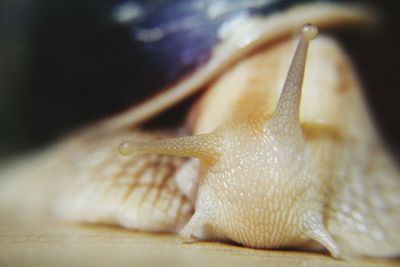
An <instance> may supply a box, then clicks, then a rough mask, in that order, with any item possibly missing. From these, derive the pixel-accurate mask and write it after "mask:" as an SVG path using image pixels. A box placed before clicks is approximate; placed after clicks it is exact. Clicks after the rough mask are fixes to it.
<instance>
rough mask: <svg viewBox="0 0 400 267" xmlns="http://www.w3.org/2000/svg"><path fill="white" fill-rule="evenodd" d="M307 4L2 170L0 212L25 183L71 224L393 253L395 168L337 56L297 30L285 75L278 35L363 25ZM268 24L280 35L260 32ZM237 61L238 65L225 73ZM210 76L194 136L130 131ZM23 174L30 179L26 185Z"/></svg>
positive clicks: (191, 124)
mask: <svg viewBox="0 0 400 267" xmlns="http://www.w3.org/2000/svg"><path fill="white" fill-rule="evenodd" d="M313 8H315V6H313V7H310V6H307V5H305V6H304V7H303V9H301V8H299V9H297V10H295V11H293V13H291V16H290V18H292V19H291V20H289V19H287V17H285V13H283V14H281V15H280V17H276V18H271V19H270V20H269V22H264V21H263V22H260V21H258V20H257V19H256V20H254V21H251V22H249V24H248V28H246V27H243V28H244V29H246V30H247V31H248V33H249V34H250V36H252V35H251V34H254V35H253V37H254V39H252V40H251V41H249V42H248V43H246V44H240V45H242V46H240V45H238V46H235V44H237V43H236V42H237V40H235V38H234V34H233V35H232V36H233V37H232V39H231V40H234V41H235V42H234V41H232V43H231V44H230V43H229V41H227V42H226V46H223V45H222V46H221V47H220V50H218V51H217V52H216V56H215V57H214V58H213V59H212V60H215V62H218V64H213V62H211V63H210V65H207V66H206V67H204V68H203V69H201V70H199V71H198V72H197V73H195V74H194V75H193V76H192V77H190V78H189V79H187V80H185V81H183V82H182V83H180V84H178V85H177V86H175V87H174V88H173V89H172V90H171V91H169V92H166V93H164V94H162V95H161V96H159V97H158V98H157V97H156V98H155V99H154V100H151V101H150V102H147V103H145V104H143V105H141V106H139V107H135V108H134V109H133V111H128V112H127V113H125V114H123V115H120V116H117V117H115V118H111V119H110V120H108V121H105V122H103V123H101V124H98V125H95V127H93V128H88V129H85V130H84V131H82V132H80V133H79V134H77V135H75V136H71V137H70V138H69V139H67V140H66V141H64V142H62V143H60V144H59V145H57V146H55V147H52V148H50V149H48V150H47V151H44V152H42V154H41V155H38V156H35V157H33V158H31V159H28V160H25V162H24V165H23V166H24V167H20V166H21V165H18V164H19V163H17V165H16V166H17V167H15V165H14V167H13V166H11V167H9V168H8V169H5V171H3V173H2V174H1V176H2V177H3V176H4V177H6V176H7V177H13V179H12V180H10V179H8V180H7V179H6V181H5V183H3V186H2V188H3V190H1V189H0V200H2V202H0V203H2V204H6V205H7V206H8V207H14V206H13V205H16V206H18V205H19V204H20V202H21V201H22V200H21V199H22V197H21V195H18V194H13V196H10V193H8V194H7V192H17V191H18V188H21V185H24V186H25V187H28V186H29V188H30V189H31V190H30V191H31V192H30V195H29V196H24V197H25V198H29V199H30V204H31V207H32V206H40V207H42V206H43V205H42V204H40V203H42V202H43V199H46V200H48V199H54V201H53V202H52V204H51V207H46V208H47V209H50V210H51V213H52V214H56V215H57V216H58V217H59V218H62V219H64V220H69V221H76V222H94V223H110V224H118V225H120V226H123V227H127V228H132V229H139V230H145V231H157V232H159V231H163V232H173V233H179V234H180V235H181V236H183V237H184V238H190V237H193V238H196V239H205V240H232V241H235V242H237V243H240V244H242V245H244V246H248V247H253V248H266V249H270V248H280V247H302V248H305V249H307V248H310V247H315V246H316V244H319V245H320V246H321V247H323V248H325V249H327V250H328V251H329V252H330V253H331V255H332V256H333V257H337V258H346V257H357V256H372V257H389V256H396V255H398V254H399V252H400V238H399V237H398V236H397V235H393V234H392V233H399V232H400V226H399V223H398V222H399V221H400V198H399V194H398V193H399V192H400V181H399V172H398V170H397V168H396V166H395V164H394V163H393V161H392V160H391V159H390V157H389V156H388V154H387V153H386V151H385V150H384V148H383V146H382V145H381V143H380V139H379V138H378V136H377V134H376V132H375V129H374V127H373V125H372V123H371V121H370V119H369V117H368V112H367V109H366V107H365V104H364V101H363V99H362V95H361V93H360V88H359V87H360V86H359V83H358V80H357V78H356V76H355V74H354V71H353V69H352V67H351V64H350V63H349V62H348V59H347V57H346V55H345V54H344V52H343V51H342V50H341V49H340V47H339V46H338V44H337V43H336V42H335V41H334V40H333V39H331V38H329V37H327V36H323V35H322V36H319V37H318V38H317V39H315V40H314V41H313V42H312V43H311V45H310V51H309V52H307V51H308V46H309V43H310V41H311V40H312V39H314V38H315V37H316V35H317V28H316V27H315V26H313V25H310V24H307V25H305V26H303V27H302V29H301V36H300V41H299V42H298V46H297V49H296V52H295V55H294V58H293V60H292V62H291V64H290V68H289V71H287V69H288V65H289V63H290V60H291V53H290V52H291V51H293V50H294V45H295V42H294V40H292V39H290V38H284V36H285V35H284V34H283V33H282V32H286V34H287V32H288V31H290V29H293V28H295V27H296V26H295V25H298V24H299V22H301V23H304V22H308V21H310V22H313V23H315V24H319V25H322V26H324V25H326V24H329V23H331V22H332V21H336V23H338V22H339V21H342V20H343V21H344V20H348V21H360V20H363V19H361V18H362V17H363V16H364V15H362V14H361V15H360V14H356V12H355V13H354V11H352V12H353V13H351V12H348V11H347V10H346V9H340V8H338V9H335V8H332V7H329V9H324V5H321V6H319V7H318V8H315V9H313ZM346 12H347V13H346ZM361 13H362V12H361ZM287 14H289V12H288V13H287ZM354 14H355V15H354ZM274 19H275V20H274ZM278 22H280V24H279V25H282V27H281V30H280V31H276V32H275V33H274V32H273V31H265V32H266V35H265V34H264V35H262V34H261V33H260V32H257V31H258V30H259V29H262V27H261V26H262V25H264V26H265V25H269V24H268V23H271V24H274V23H276V24H277V23H278ZM285 23H286V24H285ZM333 24H334V23H333ZM260 25H261V26H260ZM245 26H246V25H245ZM297 28H298V26H297ZM252 29H253V30H252ZM266 29H267V27H266ZM260 31H261V30H260ZM268 34H270V35H268ZM274 34H275V36H274ZM260 36H264V37H262V38H265V39H268V38H271V39H274V40H275V42H272V43H270V44H268V46H266V47H263V48H262V49H260V50H259V51H257V52H255V53H253V54H248V52H249V51H254V48H255V47H258V48H260V47H262V45H261V44H262V41H259V40H260V38H261V37H260ZM265 36H267V37H265ZM268 36H269V37H268ZM271 36H274V38H272V37H271ZM278 37H279V38H280V39H279V38H278ZM262 38H261V39H262ZM276 38H278V39H276ZM239 43H240V42H239ZM232 47H233V48H232ZM231 48H232V49H233V50H232V51H239V52H237V53H236V52H235V53H233V52H232V53H231V50H229V49H231ZM235 49H236V50H235ZM246 49H247V50H246ZM230 53H231V54H230ZM232 55H233V56H232ZM239 55H241V56H243V55H247V56H246V57H244V58H242V59H241V61H240V62H237V64H231V63H232V62H235V61H234V59H235V58H239ZM230 56H232V57H230ZM218 60H219V61H218ZM215 62H214V63H215ZM306 62H307V64H306ZM228 63H229V64H228ZM228 65H232V66H231V67H230V68H227V66H228ZM215 66H217V67H215ZM221 66H222V67H221ZM224 66H225V67H224ZM213 68H214V69H213ZM219 68H220V69H219ZM210 69H211V70H212V71H211V70H210ZM222 70H224V72H222ZM215 73H220V74H219V75H220V76H218V79H216V80H215V81H214V82H213V83H211V84H210V85H209V88H208V90H207V92H206V93H205V94H204V95H203V96H202V98H201V99H200V100H199V101H198V102H197V103H196V104H195V105H194V107H193V108H192V111H191V113H190V114H189V116H188V121H187V125H186V126H185V127H186V128H189V130H187V129H186V132H185V131H184V132H185V133H191V134H193V135H192V136H181V135H182V131H179V130H170V131H161V130H160V131H152V132H149V131H146V130H140V129H135V130H132V126H135V125H139V124H140V123H141V122H142V121H145V120H146V119H148V118H150V117H151V116H153V115H154V114H156V113H157V112H160V110H163V109H165V108H166V107H168V106H170V105H172V104H173V103H174V101H178V100H179V99H182V98H184V97H185V96H186V94H187V92H188V90H187V89H186V88H189V87H190V88H199V87H201V86H199V84H204V83H205V81H210V80H212V78H213V77H216V74H215ZM286 73H287V76H286ZM303 77H304V82H303ZM283 82H284V85H283V86H282V83H283ZM193 84H194V85H193ZM282 88H283V89H282ZM172 98H173V99H174V100H173V101H172V100H168V99H172ZM185 135H186V134H185ZM124 140H129V141H126V142H124V143H122V145H121V146H120V152H121V153H122V154H125V155H129V154H133V155H130V156H124V155H119V154H118V151H117V149H116V148H117V147H118V146H119V144H120V143H121V142H122V141H124ZM175 156H179V157H175ZM182 157H183V158H182ZM61 159H62V160H61ZM65 162H68V164H66V163H65ZM71 166H73V167H71ZM20 169H23V170H24V171H23V172H21V171H20ZM26 170H29V174H27V171H26ZM27 175H28V176H33V177H39V178H38V179H36V180H35V181H31V182H29V181H27V179H26V176H27ZM55 177H56V178H57V179H55ZM54 180H56V181H54ZM38 181H39V182H38ZM44 184H45V185H46V186H44V188H45V190H44V189H43V188H42V187H41V186H40V185H44ZM4 188H5V189H4ZM43 192H45V193H43ZM15 199H17V201H16V200H15ZM20 206H21V205H19V206H18V207H20ZM19 209H22V208H19ZM27 210H29V211H30V212H35V213H36V212H37V210H35V209H31V208H29V209H27Z"/></svg>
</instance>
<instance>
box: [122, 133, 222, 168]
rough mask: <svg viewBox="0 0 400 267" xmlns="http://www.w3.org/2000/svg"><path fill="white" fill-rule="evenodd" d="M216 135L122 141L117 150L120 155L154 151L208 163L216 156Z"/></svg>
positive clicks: (217, 154) (217, 153)
mask: <svg viewBox="0 0 400 267" xmlns="http://www.w3.org/2000/svg"><path fill="white" fill-rule="evenodd" d="M218 143H219V142H218V137H217V135H215V134H202V135H194V136H187V137H177V138H168V139H163V140H159V141H153V142H131V141H126V142H123V143H122V144H121V145H120V147H119V151H120V153H121V154H122V155H131V154H136V153H156V154H165V155H171V156H179V157H193V158H198V159H201V160H203V161H207V162H209V163H212V162H214V161H215V160H216V159H217V158H218V156H219V152H218V151H217V147H218Z"/></svg>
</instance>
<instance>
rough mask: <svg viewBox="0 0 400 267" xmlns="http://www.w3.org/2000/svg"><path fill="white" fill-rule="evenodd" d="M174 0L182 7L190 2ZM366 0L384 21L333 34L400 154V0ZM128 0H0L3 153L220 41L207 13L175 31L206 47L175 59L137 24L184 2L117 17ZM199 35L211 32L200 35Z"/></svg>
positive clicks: (162, 75)
mask: <svg viewBox="0 0 400 267" xmlns="http://www.w3.org/2000/svg"><path fill="white" fill-rule="evenodd" d="M162 2H166V1H162V0H159V1H131V3H139V4H140V5H139V7H141V8H143V9H146V10H156V7H157V5H159V4H160V3H161V4H162ZM169 2H173V1H171V0H170V1H169ZM174 2H176V3H178V6H179V7H182V3H184V1H182V0H181V1H179V0H178V1H174ZM187 2H193V0H190V1H189V0H188V1H186V3H187ZM282 2H288V3H289V2H290V3H293V2H298V1H282ZM362 3H363V4H365V5H369V6H371V7H372V8H374V9H375V10H377V12H378V13H379V14H380V15H381V18H382V20H381V23H380V25H379V26H378V27H376V28H373V29H364V30H360V31H354V30H353V31H350V30H343V29H340V30H335V31H333V32H332V34H334V35H336V37H337V38H338V39H339V40H340V41H341V43H342V44H343V46H344V47H345V49H346V50H347V51H348V53H349V54H350V55H351V57H352V59H353V62H354V64H355V66H356V68H357V70H358V72H359V75H360V77H361V80H362V82H363V84H364V87H365V95H366V97H367V101H368V102H369V103H370V107H371V112H372V114H373V116H374V118H375V121H376V122H377V125H378V127H379V130H380V131H381V133H382V135H383V137H384V140H385V142H386V144H387V146H388V147H389V148H390V149H391V150H392V152H394V153H395V155H397V158H398V159H399V155H400V153H399V152H400V108H399V106H400V103H399V98H398V96H399V90H400V88H399V85H400V75H399V71H400V63H399V62H400V52H399V48H400V41H399V40H400V39H399V30H398V26H399V25H400V19H399V17H400V16H399V15H398V14H397V7H396V6H397V5H396V2H395V1H376V2H375V1H363V2H362ZM127 4H128V5H129V1H123V2H122V1H120V2H116V1H101V0H79V1H78V0H57V1H53V0H18V1H16V0H0V158H2V157H3V158H4V157H8V156H10V155H14V154H17V153H20V152H22V151H27V150H31V149H34V148H37V147H40V146H43V145H45V144H47V143H50V142H52V141H54V140H55V139H57V138H59V137H60V136H61V135H63V134H65V133H66V132H69V131H72V130H74V129H77V128H79V127H82V126H83V125H86V124H87V123H89V122H92V121H96V120H99V119H101V118H103V117H105V116H110V115H112V114H115V113H117V112H120V111H122V110H124V109H126V108H128V107H130V106H132V105H134V103H137V102H138V101H140V100H143V99H144V98H146V97H149V96H150V95H151V94H153V93H154V92H156V91H157V90H159V89H160V88H162V87H163V86H165V85H167V84H168V83H171V82H173V81H175V80H176V79H177V78H179V77H181V76H182V75H184V74H185V73H187V72H189V71H191V70H193V69H194V68H195V67H196V66H197V65H199V64H201V63H203V62H204V61H206V60H207V57H208V56H209V50H210V47H212V45H213V44H214V43H215V41H216V40H215V32H213V28H215V27H216V23H215V22H212V23H210V22H205V21H203V20H202V19H203V18H201V17H199V18H198V19H199V21H201V22H204V23H205V26H204V27H203V28H202V29H201V32H200V34H199V33H196V34H192V32H185V36H186V37H187V39H186V40H189V41H191V43H190V42H189V44H190V50H187V49H188V43H187V42H186V41H185V43H184V44H183V43H182V39H179V38H178V39H176V40H169V42H170V43H172V44H173V46H172V49H173V48H174V47H175V49H176V50H180V51H183V52H185V53H186V52H187V54H188V55H193V54H195V55H200V54H201V55H202V56H200V57H191V56H188V57H185V58H186V59H185V62H180V63H181V64H180V65H179V66H176V64H173V63H174V62H175V60H176V58H175V57H176V55H175V54H174V51H172V52H171V45H168V44H164V45H163V46H162V48H161V49H160V47H159V46H151V45H147V46H143V44H142V43H140V42H137V41H135V40H134V38H133V37H132V35H133V33H134V32H135V27H137V26H138V25H139V26H143V25H155V24H157V23H165V22H166V21H168V20H171V19H172V18H173V17H180V16H181V17H184V16H185V14H186V13H185V12H186V11H185V9H184V8H183V9H179V8H178V9H177V8H176V5H175V9H174V11H173V12H172V13H173V14H172V15H171V13H169V15H165V14H158V13H157V10H156V11H155V12H153V13H154V14H153V17H152V18H151V19H146V21H143V19H142V18H141V17H140V16H136V17H135V16H134V17H135V18H136V19H137V21H129V18H131V19H132V13H131V17H129V16H127V17H126V16H125V17H124V14H122V15H121V14H119V17H116V14H117V13H116V12H119V11H120V10H118V8H119V7H120V6H121V5H127ZM139 11H140V10H139ZM131 12H138V10H136V11H135V10H131ZM139 13H140V12H139ZM128 15H129V14H128ZM124 18H125V19H124ZM199 36H202V37H204V36H207V38H205V39H204V38H203V39H201V40H200V41H199V39H198V38H199ZM185 49H186V50H185ZM175 52H176V51H175ZM180 53H181V52H180ZM171 62H172V63H171ZM180 114H182V112H180ZM169 115H170V116H169V119H167V120H163V121H164V122H165V121H168V120H174V121H176V120H177V119H176V117H177V113H176V112H175V113H174V112H172V113H171V112H170V113H169Z"/></svg>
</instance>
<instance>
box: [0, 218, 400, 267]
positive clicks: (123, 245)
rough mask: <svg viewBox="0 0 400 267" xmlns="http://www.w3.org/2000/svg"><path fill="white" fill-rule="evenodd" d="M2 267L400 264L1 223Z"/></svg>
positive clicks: (98, 228)
mask: <svg viewBox="0 0 400 267" xmlns="http://www.w3.org/2000/svg"><path fill="white" fill-rule="evenodd" d="M3 215H4V214H3ZM3 219H4V217H3ZM0 266H74V267H75V266H222V267H223V266H252V267H257V266H263V267H266V266H400V263H399V262H395V261H382V260H371V259H369V260H357V261H342V260H334V259H332V258H331V257H330V256H327V255H322V254H318V253H306V252H296V251H286V252H285V251H267V250H254V249H248V248H243V247H239V246H236V245H230V244H221V243H211V242H196V243H188V242H185V241H183V240H182V239H180V238H179V237H177V236H174V235H166V234H146V233H138V232H133V231H128V230H124V229H120V228H115V227H107V226H79V225H73V224H59V223H48V224H37V225H35V224H28V223H23V224H21V223H15V222H11V221H4V220H1V218H0Z"/></svg>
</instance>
